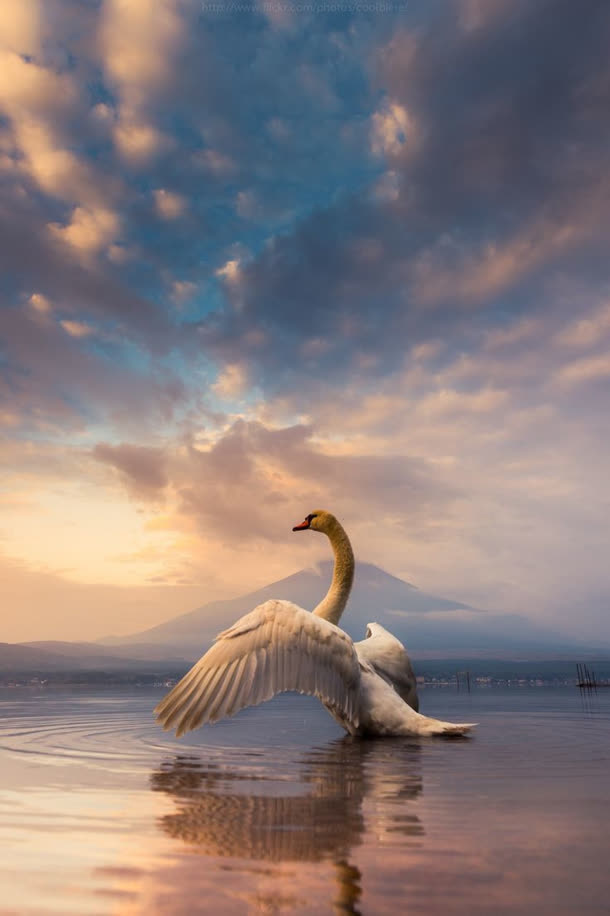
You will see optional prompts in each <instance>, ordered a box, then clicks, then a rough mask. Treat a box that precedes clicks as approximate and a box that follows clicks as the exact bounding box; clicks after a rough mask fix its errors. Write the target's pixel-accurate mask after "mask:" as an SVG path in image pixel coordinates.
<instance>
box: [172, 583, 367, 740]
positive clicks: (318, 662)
mask: <svg viewBox="0 0 610 916" xmlns="http://www.w3.org/2000/svg"><path fill="white" fill-rule="evenodd" d="M359 687H360V668H359V663H358V657H357V655H356V652H355V650H354V644H353V642H352V640H351V639H350V638H349V636H348V635H347V634H346V633H344V632H343V630H340V629H339V627H336V626H334V624H332V623H329V622H328V621H327V620H324V619H323V618H321V617H315V616H314V615H313V614H310V613H309V611H304V610H303V609H302V608H300V607H297V605H296V604H292V603H291V602H290V601H266V602H265V603H264V604H261V605H259V606H258V607H257V608H255V609H254V610H253V611H251V613H250V614H246V616H245V617H242V618H241V619H240V620H238V621H237V623H236V624H234V626H232V627H231V628H230V629H228V630H225V631H224V632H223V633H220V634H219V635H218V636H217V638H216V642H215V643H214V645H213V646H212V647H211V649H209V650H208V652H206V654H205V655H204V656H203V657H202V658H201V659H200V660H199V661H198V662H197V664H196V665H194V666H193V667H192V668H191V670H190V671H189V672H188V673H187V674H185V675H184V677H183V678H182V680H181V681H180V682H179V683H178V684H176V686H175V687H174V689H173V690H172V691H171V692H170V693H169V694H168V695H167V696H166V697H165V698H164V699H163V700H161V702H160V703H159V705H158V706H157V708H156V709H155V713H156V715H157V718H158V719H159V721H160V722H161V723H162V725H163V727H164V728H165V729H168V728H175V729H176V733H177V735H178V737H180V735H183V734H184V733H185V732H187V731H190V730H191V729H193V728H197V726H199V725H202V724H203V723H205V722H215V721H216V720H217V719H222V718H223V717H224V716H232V715H234V713H236V712H238V710H240V709H243V708H244V706H256V705H258V704H259V703H262V702H264V701H265V700H269V699H271V697H273V696H275V694H277V693H283V692H284V691H286V690H296V691H298V692H299V693H307V694H310V695H311V696H316V697H319V699H321V700H322V701H323V703H324V704H325V705H326V706H328V707H329V708H330V709H332V710H336V712H337V713H338V714H339V716H340V717H341V718H342V719H345V720H346V721H347V722H349V723H350V724H352V725H353V726H354V727H357V726H358V697H359Z"/></svg>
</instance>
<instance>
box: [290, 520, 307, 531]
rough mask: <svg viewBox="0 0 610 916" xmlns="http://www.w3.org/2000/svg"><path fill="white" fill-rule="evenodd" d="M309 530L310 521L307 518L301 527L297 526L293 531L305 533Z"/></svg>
mask: <svg viewBox="0 0 610 916" xmlns="http://www.w3.org/2000/svg"><path fill="white" fill-rule="evenodd" d="M307 528H309V519H308V518H306V519H305V521H304V522H301V524H300V525H295V526H294V528H293V529H292V530H293V531H305V530H306V529H307Z"/></svg>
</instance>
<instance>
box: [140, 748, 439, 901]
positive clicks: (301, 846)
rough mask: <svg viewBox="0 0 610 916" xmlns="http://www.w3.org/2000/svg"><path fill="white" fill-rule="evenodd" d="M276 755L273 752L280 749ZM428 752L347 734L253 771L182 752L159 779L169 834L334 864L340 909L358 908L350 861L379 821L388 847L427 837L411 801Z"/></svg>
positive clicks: (200, 847)
mask: <svg viewBox="0 0 610 916" xmlns="http://www.w3.org/2000/svg"><path fill="white" fill-rule="evenodd" d="M270 753H271V752H270ZM419 754H420V748H419V746H418V745H417V744H416V743H414V742H412V741H410V740H409V739H405V740H401V739H393V740H390V741H388V740H386V741H384V740H377V741H361V740H358V739H355V740H354V739H352V738H349V737H348V738H343V739H341V740H339V741H333V742H332V743H330V744H328V745H326V746H324V747H321V748H317V749H314V750H313V751H308V752H307V753H306V754H304V755H303V756H302V758H301V759H300V760H299V762H298V764H297V769H296V772H294V768H293V767H292V766H291V767H290V768H289V770H288V772H287V771H286V769H287V768H285V767H284V768H283V767H282V764H281V763H280V764H279V765H278V767H277V770H276V771H274V770H273V768H269V769H266V770H265V771H264V772H263V774H261V773H260V772H256V771H254V772H252V771H250V772H248V770H247V768H246V767H244V768H243V769H241V768H240V769H237V768H235V767H234V768H227V767H225V766H223V765H221V764H217V763H208V762H206V761H205V760H203V759H202V758H201V757H199V756H195V755H193V756H188V755H179V756H177V757H175V758H174V759H173V760H171V761H167V762H165V763H164V764H163V765H162V766H161V767H160V768H159V769H158V770H155V771H154V772H153V773H152V776H151V788H152V789H153V791H157V792H163V793H166V794H167V795H169V796H171V797H172V798H173V800H174V801H175V810H174V811H173V812H172V813H169V814H166V815H164V816H163V817H162V818H161V819H160V826H161V827H162V829H163V831H164V832H165V833H166V834H168V835H169V836H171V837H172V838H174V839H179V840H182V841H183V842H185V843H187V844H188V845H189V846H190V847H191V848H192V847H195V848H196V851H198V852H200V853H202V854H204V855H208V856H221V857H234V858H242V859H249V860H258V861H260V862H274V863H280V862H299V861H300V862H319V861H329V862H332V863H333V866H334V875H335V883H336V890H335V894H334V899H333V901H332V902H333V908H334V910H335V912H343V913H357V912H358V910H357V909H355V906H356V903H357V901H358V899H359V897H360V894H361V874H360V871H359V869H358V868H357V867H356V866H355V865H353V864H350V858H351V856H352V853H353V850H354V849H356V848H357V847H358V846H359V845H360V844H361V843H362V841H363V837H364V833H365V826H366V825H365V820H366V819H367V817H370V818H372V819H373V820H374V830H375V836H376V840H377V842H378V843H381V844H384V843H386V844H393V843H396V841H397V840H398V839H399V840H400V843H401V845H402V846H405V845H412V844H414V843H419V839H418V838H421V836H422V835H423V832H424V831H423V827H422V824H421V822H420V820H419V818H418V817H417V815H416V814H415V813H412V812H411V811H410V810H409V808H410V804H409V803H410V802H411V801H412V800H414V799H416V798H417V797H418V796H419V795H420V793H421V792H422V779H421V769H420V761H419Z"/></svg>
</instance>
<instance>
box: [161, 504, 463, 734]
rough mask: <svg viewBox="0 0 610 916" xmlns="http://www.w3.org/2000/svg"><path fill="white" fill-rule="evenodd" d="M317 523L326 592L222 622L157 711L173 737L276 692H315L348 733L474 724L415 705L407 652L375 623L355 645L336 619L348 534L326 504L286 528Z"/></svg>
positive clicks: (429, 730) (346, 572)
mask: <svg viewBox="0 0 610 916" xmlns="http://www.w3.org/2000/svg"><path fill="white" fill-rule="evenodd" d="M307 529H311V530H312V531H320V532H322V533H323V534H326V535H327V536H328V538H329V540H330V542H331V545H332V548H333V552H334V555H335V567H334V572H333V579H332V583H331V586H330V588H329V590H328V593H327V595H326V597H325V598H324V599H323V600H322V601H321V602H320V604H319V605H318V606H317V607H316V608H315V610H314V611H313V612H312V613H310V612H309V611H305V610H303V608H300V607H297V605H296V604H293V603H292V602H291V601H273V600H272V601H265V602H264V604H260V605H259V606H258V607H256V608H255V609H254V610H253V611H251V612H250V613H249V614H246V615H245V616H244V617H242V618H241V619H240V620H238V621H237V623H236V624H234V625H233V626H232V627H230V628H229V629H228V630H225V631H224V632H223V633H220V634H219V635H218V636H217V637H216V641H215V643H214V645H213V646H212V647H211V649H209V650H208V652H206V654H205V655H204V656H203V657H202V658H201V659H200V660H199V661H198V662H197V663H196V664H195V665H193V667H192V668H191V670H190V671H189V672H187V674H185V675H184V677H183V678H182V680H181V681H180V682H179V683H178V684H176V686H175V687H174V688H173V690H171V691H170V693H168V694H167V696H166V697H164V699H163V700H161V702H160V703H159V705H158V706H157V707H156V709H155V713H156V715H157V718H158V720H159V722H160V723H161V724H162V725H163V727H164V729H166V730H167V729H169V728H175V729H176V733H177V735H178V737H180V736H181V735H183V734H184V733H185V732H187V731H190V730H191V729H193V728H197V727H198V726H199V725H202V724H204V723H206V722H215V721H217V720H218V719H222V718H223V717H225V716H232V715H234V713H236V712H238V710H240V709H243V708H244V707H245V706H256V705H257V704H259V703H262V702H264V701H265V700H269V699H271V697H273V696H275V695H276V694H278V693H283V692H284V691H287V690H295V691H298V692H299V693H306V694H309V695H310V696H316V697H318V698H319V699H320V700H321V701H322V703H323V704H324V706H326V708H327V709H328V711H329V712H330V713H331V715H332V716H333V717H334V718H335V719H336V720H337V722H339V723H340V725H342V726H343V728H345V729H346V730H347V731H348V732H349V733H350V734H351V735H462V734H464V733H465V732H467V731H468V730H469V729H471V728H473V725H474V723H462V724H459V725H458V724H452V723H450V722H441V721H439V720H438V719H430V718H428V717H427V716H422V715H420V714H419V713H418V712H417V705H418V703H417V691H416V687H415V678H414V676H413V671H412V668H411V663H410V661H409V656H408V655H407V652H406V650H405V648H404V646H403V645H402V643H401V642H399V640H398V639H396V638H395V637H394V636H392V634H391V633H388V632H387V630H385V629H384V628H383V627H382V626H380V625H379V624H378V623H370V624H368V626H367V638H366V639H364V640H363V641H362V642H357V643H354V642H353V641H352V640H351V639H350V637H349V636H348V635H347V633H344V631H343V630H341V629H340V628H339V627H338V626H337V623H338V621H339V618H340V617H341V614H342V613H343V610H344V608H345V605H346V603H347V599H348V597H349V593H350V589H351V587H352V581H353V578H354V554H353V552H352V547H351V544H350V542H349V539H348V537H347V535H346V533H345V531H344V530H343V528H342V527H341V525H340V524H339V522H338V521H337V519H336V518H335V517H334V515H331V513H330V512H325V511H324V510H322V509H320V510H316V511H315V512H312V513H311V514H310V515H308V516H307V518H306V519H305V521H304V522H302V523H301V524H300V525H296V526H295V527H294V528H293V529H292V530H293V531H304V530H307Z"/></svg>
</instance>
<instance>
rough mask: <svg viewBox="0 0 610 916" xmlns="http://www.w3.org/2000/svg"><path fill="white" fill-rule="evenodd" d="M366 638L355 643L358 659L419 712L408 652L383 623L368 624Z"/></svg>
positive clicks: (415, 684)
mask: <svg viewBox="0 0 610 916" xmlns="http://www.w3.org/2000/svg"><path fill="white" fill-rule="evenodd" d="M367 634H368V635H367V638H366V639H363V640H362V641H361V642H357V643H354V648H355V650H356V652H357V654H358V658H359V659H360V660H361V661H363V662H368V663H369V664H370V665H372V666H373V668H374V669H375V671H376V672H377V674H378V675H379V677H382V678H383V679H384V681H387V682H388V684H391V686H392V687H393V688H394V690H395V691H396V693H397V694H398V695H399V697H401V698H402V699H403V700H404V701H405V703H407V704H408V705H409V706H410V707H411V709H414V710H415V711H416V712H417V711H418V709H419V699H418V696H417V681H416V680H415V674H414V673H413V668H412V667H411V659H410V658H409V655H408V653H407V650H406V649H405V647H404V646H403V644H402V643H401V642H400V640H399V639H396V637H395V636H392V634H391V633H388V631H387V630H386V629H385V628H384V627H382V626H381V624H380V623H369V624H367Z"/></svg>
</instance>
